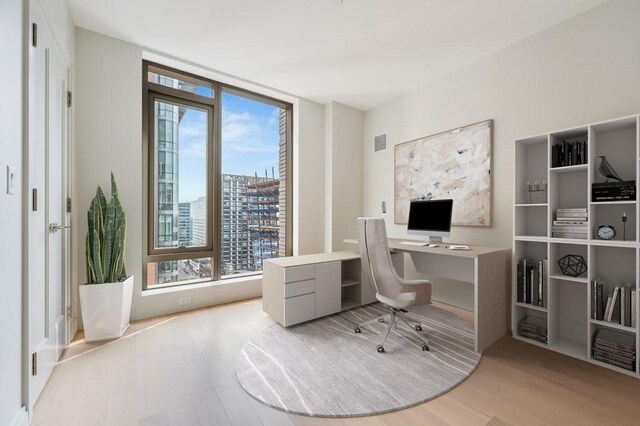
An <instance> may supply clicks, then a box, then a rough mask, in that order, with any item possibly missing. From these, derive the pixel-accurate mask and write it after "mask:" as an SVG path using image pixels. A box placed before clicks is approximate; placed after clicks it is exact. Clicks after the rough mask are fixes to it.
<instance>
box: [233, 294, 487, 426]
mask: <svg viewBox="0 0 640 426" xmlns="http://www.w3.org/2000/svg"><path fill="white" fill-rule="evenodd" d="M383 313H386V311H385V310H383V308H382V306H381V305H380V304H373V305H368V306H364V307H360V308H357V309H353V310H351V311H347V312H341V313H339V314H335V315H332V316H329V317H325V318H321V319H318V320H315V321H311V322H307V323H304V324H300V325H297V326H293V327H289V328H284V327H282V326H281V325H280V324H274V325H272V326H270V327H269V328H267V329H265V330H264V331H263V332H262V333H260V334H259V335H258V336H256V337H254V338H253V339H251V340H250V341H249V342H248V343H247V344H246V345H245V346H244V348H243V349H242V351H241V352H240V355H239V356H238V360H237V362H236V377H237V379H238V382H239V383H240V385H241V386H242V387H243V388H244V390H245V391H246V392H247V393H248V394H249V395H251V396H252V397H253V398H255V399H257V400H258V401H260V402H262V403H264V404H266V405H269V406H270V407H273V408H277V409H279V410H282V411H286V412H288V413H294V414H302V415H306V416H315V417H356V416H367V415H374V414H382V413H386V412H390V411H396V410H401V409H403V408H408V407H411V406H414V405H417V404H420V403H422V402H425V401H428V400H430V399H433V398H436V397H437V396H440V395H442V394H443V393H446V392H447V391H449V390H451V389H452V388H454V387H455V386H457V385H458V384H460V383H461V382H462V381H464V380H465V379H466V378H467V377H469V375H470V374H471V373H472V372H473V371H474V369H475V368H476V366H477V365H478V363H479V362H480V357H481V354H479V353H476V352H474V351H473V330H472V329H471V328H470V327H469V326H468V324H467V323H466V322H465V321H464V320H463V319H462V318H460V317H458V316H456V315H454V314H452V313H450V312H447V311H444V310H442V309H439V308H437V307H435V306H417V307H413V308H411V314H412V320H415V321H416V322H420V323H422V329H423V331H422V334H423V335H425V336H426V337H427V340H428V341H429V345H430V347H431V350H430V351H429V352H424V351H422V350H421V349H420V342H419V341H418V339H416V338H415V337H414V336H413V335H412V334H411V332H410V331H409V329H408V328H407V327H406V325H404V324H402V323H401V322H400V321H399V324H398V333H394V332H391V334H390V335H389V339H388V340H387V342H386V343H385V353H383V354H379V353H378V352H376V345H377V344H378V343H379V341H380V340H381V338H382V334H381V333H383V330H384V327H385V324H378V323H375V324H374V325H372V326H368V327H367V328H366V329H363V330H362V333H361V334H356V333H354V332H353V329H354V326H355V325H356V324H358V323H361V322H364V321H366V320H367V319H371V318H375V317H377V316H379V315H381V314H383Z"/></svg>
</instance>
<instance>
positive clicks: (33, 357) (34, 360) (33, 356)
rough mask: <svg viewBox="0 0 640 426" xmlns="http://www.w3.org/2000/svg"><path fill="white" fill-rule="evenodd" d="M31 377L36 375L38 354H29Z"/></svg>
mask: <svg viewBox="0 0 640 426" xmlns="http://www.w3.org/2000/svg"><path fill="white" fill-rule="evenodd" d="M31 375H32V376H37V375H38V352H34V353H32V354H31Z"/></svg>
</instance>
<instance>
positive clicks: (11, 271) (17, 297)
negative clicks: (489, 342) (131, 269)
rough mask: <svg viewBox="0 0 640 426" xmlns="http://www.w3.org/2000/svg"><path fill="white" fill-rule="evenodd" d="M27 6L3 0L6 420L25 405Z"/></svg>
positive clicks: (0, 388)
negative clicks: (11, 175) (10, 172)
mask: <svg viewBox="0 0 640 426" xmlns="http://www.w3.org/2000/svg"><path fill="white" fill-rule="evenodd" d="M23 29H24V25H23V7H22V1H20V0H3V1H2V2H0V64H2V65H1V66H0V93H2V99H3V101H2V102H0V129H2V136H1V137H0V223H1V224H2V227H3V232H2V234H3V236H2V239H3V244H2V245H0V271H2V297H0V324H2V327H0V342H2V350H0V424H3V425H11V424H12V422H13V421H14V419H16V416H17V415H18V414H19V413H20V410H21V407H22V405H23V404H22V376H21V374H22V372H21V369H22V362H21V359H22V309H21V307H22V271H21V265H22V233H21V232H22V214H21V213H22V199H23V198H22V170H23V167H22V146H23V132H22V118H23V110H22V109H23V105H24V104H23V96H22V88H23V86H22V85H23V63H22V61H23V53H22V52H23V50H24V45H23ZM8 165H9V166H11V167H13V168H15V170H16V176H17V180H16V193H15V195H8V194H7V192H6V188H7V171H6V170H7V166H8Z"/></svg>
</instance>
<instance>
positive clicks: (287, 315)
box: [284, 286, 316, 327]
mask: <svg viewBox="0 0 640 426" xmlns="http://www.w3.org/2000/svg"><path fill="white" fill-rule="evenodd" d="M285 288H286V286H285ZM315 317H316V295H315V293H310V294H305V295H302V296H296V297H290V298H288V299H284V326H285V327H289V326H290V325H294V324H298V323H300V322H304V321H309V320H312V319H314V318H315Z"/></svg>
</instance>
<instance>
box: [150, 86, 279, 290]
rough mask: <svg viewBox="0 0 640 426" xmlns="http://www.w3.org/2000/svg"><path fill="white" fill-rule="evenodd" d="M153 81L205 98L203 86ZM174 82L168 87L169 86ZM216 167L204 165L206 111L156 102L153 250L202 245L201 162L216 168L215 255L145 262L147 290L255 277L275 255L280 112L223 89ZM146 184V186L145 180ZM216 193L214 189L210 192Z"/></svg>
mask: <svg viewBox="0 0 640 426" xmlns="http://www.w3.org/2000/svg"><path fill="white" fill-rule="evenodd" d="M155 82H158V83H159V84H162V85H164V86H168V87H176V88H179V89H181V90H186V91H191V92H192V93H195V94H200V95H202V96H211V95H210V94H209V93H211V91H210V89H209V88H206V87H201V86H197V85H195V84H191V85H190V84H189V83H185V82H183V81H180V80H174V79H171V78H167V77H164V76H157V79H156V81H155ZM172 85H173V86H172ZM220 96H221V99H220V101H221V106H222V114H221V115H222V123H221V141H220V143H221V146H220V148H221V149H220V150H221V163H222V165H221V170H220V171H218V170H215V165H214V164H207V158H208V157H207V147H208V144H207V140H208V132H212V131H213V129H209V123H210V121H209V117H208V114H209V111H208V110H206V109H199V108H197V107H195V106H191V105H190V104H185V105H182V104H180V103H179V102H175V103H174V102H169V101H165V100H159V99H156V100H155V102H154V109H155V111H154V116H155V120H154V123H153V125H154V139H155V140H154V158H155V160H154V162H155V165H154V166H155V173H154V175H155V182H154V183H153V185H154V191H155V192H154V194H155V197H154V206H153V208H154V210H155V211H154V220H155V226H154V229H155V235H154V244H155V247H156V248H181V247H206V245H207V236H208V235H209V236H210V238H213V235H214V232H213V230H212V229H207V220H206V219H207V209H208V208H210V206H212V205H213V203H212V202H211V200H208V199H207V167H213V168H214V173H220V175H219V176H220V187H219V188H214V193H215V191H216V189H217V191H219V196H220V201H221V210H220V211H219V212H215V211H214V216H215V215H220V217H219V219H220V220H219V222H216V221H215V220H214V223H219V224H220V226H221V229H220V233H219V235H220V240H219V241H215V240H214V244H219V245H220V248H221V256H220V259H219V260H218V262H219V265H216V263H215V262H216V259H213V258H196V259H184V260H167V261H160V262H150V263H148V266H147V283H148V284H147V285H148V287H153V286H154V285H155V286H158V285H175V284H179V283H184V282H189V281H198V280H209V279H211V278H212V277H214V276H215V272H214V268H215V267H219V268H220V276H221V277H222V278H227V277H232V276H239V275H246V274H254V273H257V272H259V271H261V270H262V262H263V260H264V259H269V258H272V257H277V256H278V254H279V246H280V244H281V243H280V241H281V235H280V229H281V227H280V223H279V222H280V221H279V219H280V179H279V174H280V165H281V161H280V151H281V149H280V147H281V145H283V142H284V140H285V137H286V136H285V132H286V128H287V126H286V119H287V114H286V110H284V109H281V108H278V107H277V106H274V105H271V104H269V103H264V102H259V101H256V100H253V99H249V98H247V97H244V96H241V95H236V94H235V93H228V92H224V91H223V92H222V93H221V94H220ZM150 184H151V183H150ZM216 196H218V194H216Z"/></svg>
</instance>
